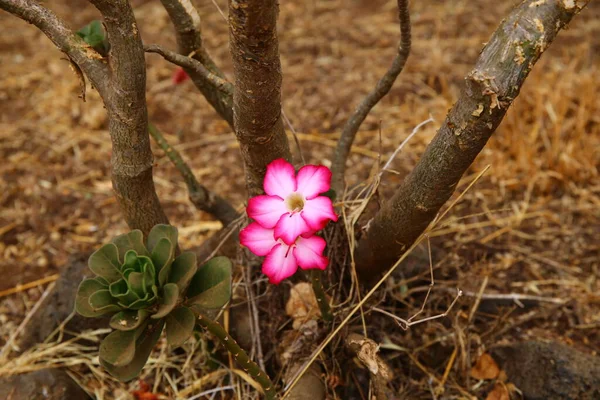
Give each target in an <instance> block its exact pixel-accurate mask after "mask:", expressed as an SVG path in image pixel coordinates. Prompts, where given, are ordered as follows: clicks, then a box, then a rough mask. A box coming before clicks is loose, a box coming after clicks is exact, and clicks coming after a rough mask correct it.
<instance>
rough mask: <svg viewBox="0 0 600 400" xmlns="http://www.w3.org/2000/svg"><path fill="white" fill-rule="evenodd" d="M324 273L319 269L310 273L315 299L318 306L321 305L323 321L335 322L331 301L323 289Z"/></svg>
mask: <svg viewBox="0 0 600 400" xmlns="http://www.w3.org/2000/svg"><path fill="white" fill-rule="evenodd" d="M322 277H323V271H321V270H319V269H313V270H311V271H310V281H311V283H312V288H313V292H314V293H315V297H316V298H317V304H318V305H319V309H320V310H321V316H322V317H323V321H325V322H331V321H333V315H332V314H331V307H329V301H327V295H326V294H325V289H323V282H322Z"/></svg>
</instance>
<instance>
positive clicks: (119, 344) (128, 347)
mask: <svg viewBox="0 0 600 400" xmlns="http://www.w3.org/2000/svg"><path fill="white" fill-rule="evenodd" d="M134 355H135V331H114V332H112V333H110V334H109V335H108V336H107V337H105V338H104V340H103V341H102V343H101V344H100V353H99V356H100V359H102V360H104V361H106V362H107V363H109V364H112V365H114V366H116V367H121V366H123V365H126V364H129V363H130V362H131V361H132V360H133V356H134Z"/></svg>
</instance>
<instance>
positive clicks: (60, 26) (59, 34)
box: [0, 0, 108, 94]
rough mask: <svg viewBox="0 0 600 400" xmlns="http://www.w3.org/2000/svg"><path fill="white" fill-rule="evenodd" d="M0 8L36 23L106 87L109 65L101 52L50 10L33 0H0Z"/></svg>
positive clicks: (102, 89)
mask: <svg viewBox="0 0 600 400" xmlns="http://www.w3.org/2000/svg"><path fill="white" fill-rule="evenodd" d="M0 8H1V9H3V10H5V11H7V12H9V13H11V14H14V15H15V16H17V17H19V18H21V19H22V20H24V21H27V22H29V23H30V24H32V25H35V26H36V27H37V28H38V29H39V30H40V31H42V32H43V33H44V34H45V35H46V36H47V37H48V38H49V39H50V40H51V41H52V43H54V45H55V46H56V47H57V48H58V49H59V50H60V51H62V52H63V53H65V54H66V55H67V56H68V57H69V59H70V60H71V61H73V62H74V63H75V64H77V66H78V67H79V68H80V69H81V70H82V71H83V72H84V73H85V74H86V75H87V77H88V79H89V80H90V81H91V82H92V84H93V85H94V87H96V89H98V91H99V92H100V93H101V94H102V93H104V92H105V91H106V82H107V78H108V67H107V65H106V63H105V62H104V61H103V59H102V56H101V55H100V54H98V53H97V52H96V51H95V50H94V49H93V48H92V47H91V46H90V45H88V44H87V43H85V42H84V41H83V39H81V38H80V37H79V36H77V35H76V34H74V33H73V31H71V30H70V29H69V28H68V27H67V26H66V25H65V23H64V22H63V21H62V20H61V19H60V18H58V17H57V16H56V15H55V14H54V13H53V12H52V11H50V10H48V9H46V8H44V7H42V6H41V5H40V4H39V3H37V2H36V1H33V0H0Z"/></svg>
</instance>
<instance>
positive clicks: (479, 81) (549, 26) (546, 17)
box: [356, 0, 582, 280]
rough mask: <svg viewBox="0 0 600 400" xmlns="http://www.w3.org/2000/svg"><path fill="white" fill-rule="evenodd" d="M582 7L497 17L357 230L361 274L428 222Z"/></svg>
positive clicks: (554, 4)
mask: <svg viewBox="0 0 600 400" xmlns="http://www.w3.org/2000/svg"><path fill="white" fill-rule="evenodd" d="M581 8H582V7H580V6H578V5H577V2H576V1H572V0H571V1H566V0H545V1H539V0H526V1H524V2H523V3H522V4H521V5H519V6H518V7H516V8H515V9H514V10H513V11H512V13H511V14H510V15H509V16H508V17H507V18H506V19H505V20H504V21H503V22H502V23H501V25H500V26H499V28H498V29H497V30H496V32H494V34H493V35H492V37H491V38H490V40H489V41H488V43H487V44H486V46H485V47H484V48H483V50H482V52H481V54H480V56H479V59H478V60H477V63H476V65H475V68H474V69H473V70H472V71H471V73H469V74H468V75H467V77H466V80H465V87H464V89H463V91H462V93H461V95H460V97H459V99H458V101H457V102H456V103H455V104H454V106H453V107H452V109H451V110H450V112H449V113H448V116H447V117H446V121H445V122H444V124H443V125H442V127H441V128H440V130H439V131H438V133H437V135H436V136H435V137H434V138H433V140H432V141H431V143H430V144H429V145H428V146H427V149H426V150H425V153H424V154H423V156H422V157H421V159H420V160H419V162H418V163H417V165H416V167H415V168H414V169H413V171H412V172H411V173H410V174H409V175H408V176H407V177H406V178H405V180H404V182H402V184H401V185H400V187H399V188H398V189H397V191H396V193H395V194H394V196H393V197H392V198H391V199H390V200H389V201H388V202H387V203H386V204H385V205H384V206H383V207H382V209H381V210H380V211H379V213H378V214H377V215H376V216H375V218H374V219H373V220H372V221H371V224H370V228H369V230H368V231H367V232H366V234H365V235H364V236H363V237H362V238H361V240H360V242H359V245H358V248H357V251H356V259H357V270H358V272H359V274H360V275H361V277H362V278H363V279H366V280H369V279H370V278H372V277H376V276H377V275H379V274H380V273H382V272H383V271H385V270H386V269H387V268H388V267H389V266H390V265H392V264H393V263H394V262H395V261H396V260H397V259H398V257H400V256H401V255H402V254H403V253H404V252H405V251H406V250H407V249H408V248H409V247H410V246H411V245H412V244H413V242H414V241H415V240H416V238H418V236H419V235H420V234H421V233H422V232H423V231H424V230H425V229H426V228H427V226H428V225H429V223H430V222H431V221H432V220H433V219H434V218H435V216H436V214H437V213H438V211H439V209H440V208H441V207H442V205H443V204H444V203H445V202H446V201H447V200H448V199H449V198H450V196H451V195H452V193H453V192H454V189H455V188H456V185H457V184H458V182H459V180H460V178H461V177H462V175H463V173H464V172H465V171H466V170H467V168H468V167H469V166H470V165H471V163H472V162H473V160H474V159H475V157H476V156H477V155H478V154H479V152H480V151H481V150H482V149H483V147H484V146H485V144H486V143H487V141H488V139H489V138H490V136H491V135H492V133H493V132H494V131H495V130H496V128H497V127H498V125H499V124H500V122H501V121H502V119H503V118H504V116H505V114H506V111H507V110H508V107H509V106H510V104H511V103H512V102H513V100H514V99H515V98H516V97H517V96H518V94H519V91H520V89H521V86H522V85H523V83H524V82H525V79H526V78H527V76H528V74H529V72H530V71H531V68H532V67H533V65H534V64H535V63H536V62H537V60H538V59H539V58H540V56H541V55H542V53H543V52H544V51H545V50H546V48H547V47H548V46H549V45H550V43H551V42H552V41H553V40H554V38H555V37H556V35H557V34H558V32H559V31H560V30H561V29H562V28H563V27H564V26H565V25H566V24H567V23H568V22H569V21H570V20H571V19H572V18H573V16H575V15H576V14H577V13H578V12H579V11H580V10H581Z"/></svg>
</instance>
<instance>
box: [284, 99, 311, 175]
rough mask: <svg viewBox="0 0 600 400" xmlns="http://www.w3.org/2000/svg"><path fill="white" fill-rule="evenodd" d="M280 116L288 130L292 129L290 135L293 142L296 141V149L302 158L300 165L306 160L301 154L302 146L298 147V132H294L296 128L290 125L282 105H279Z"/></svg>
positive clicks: (304, 163)
mask: <svg viewBox="0 0 600 400" xmlns="http://www.w3.org/2000/svg"><path fill="white" fill-rule="evenodd" d="M281 116H282V117H283V121H284V122H285V123H286V125H287V126H288V127H289V128H290V131H292V136H293V137H294V142H295V143H296V148H297V149H298V154H299V155H300V159H301V160H302V165H306V160H305V159H304V154H302V147H300V140H298V134H297V133H296V130H295V129H294V125H292V123H291V122H290V120H289V118H288V117H287V115H286V114H285V111H284V110H283V107H281Z"/></svg>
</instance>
